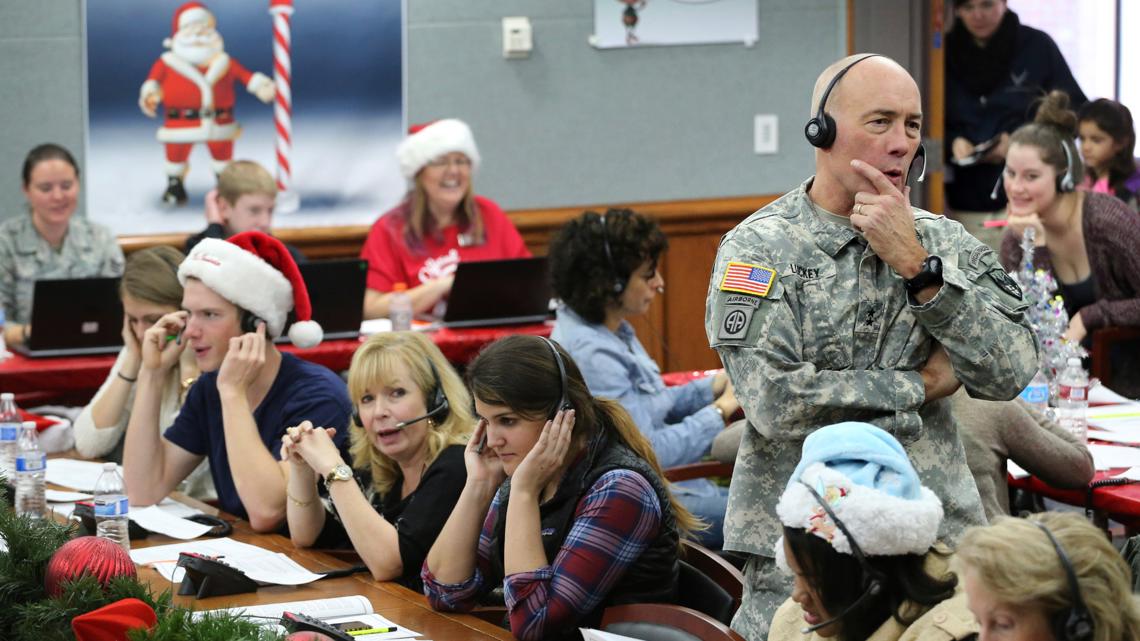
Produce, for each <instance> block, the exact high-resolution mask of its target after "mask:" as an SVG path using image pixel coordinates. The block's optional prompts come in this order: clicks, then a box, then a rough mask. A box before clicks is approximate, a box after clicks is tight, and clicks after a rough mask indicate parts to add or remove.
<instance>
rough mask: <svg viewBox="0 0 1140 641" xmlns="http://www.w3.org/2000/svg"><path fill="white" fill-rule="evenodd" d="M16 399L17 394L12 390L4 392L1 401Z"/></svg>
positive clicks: (0, 397)
mask: <svg viewBox="0 0 1140 641" xmlns="http://www.w3.org/2000/svg"><path fill="white" fill-rule="evenodd" d="M14 400H16V395H15V394H13V393H12V392H4V393H3V394H0V401H14Z"/></svg>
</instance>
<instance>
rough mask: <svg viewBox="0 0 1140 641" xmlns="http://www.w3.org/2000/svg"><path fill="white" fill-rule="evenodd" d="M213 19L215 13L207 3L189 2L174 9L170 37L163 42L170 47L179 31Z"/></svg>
mask: <svg viewBox="0 0 1140 641" xmlns="http://www.w3.org/2000/svg"><path fill="white" fill-rule="evenodd" d="M213 20H214V14H212V13H210V10H209V9H207V8H206V5H204V4H202V3H201V2H187V3H185V4H183V5H182V6H181V7H178V8H177V9H176V10H175V11H174V17H173V19H171V24H170V38H167V39H166V40H163V41H162V43H163V45H165V46H166V47H167V48H168V49H169V48H170V45H171V44H172V42H171V41H172V39H173V38H174V36H176V35H178V32H179V31H181V30H183V29H185V28H186V27H189V26H190V25H193V24H197V23H199V22H212V21H213Z"/></svg>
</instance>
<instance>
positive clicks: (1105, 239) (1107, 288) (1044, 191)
mask: <svg viewBox="0 0 1140 641" xmlns="http://www.w3.org/2000/svg"><path fill="white" fill-rule="evenodd" d="M1068 104H1069V101H1068V97H1067V96H1066V95H1065V94H1064V93H1062V92H1059V91H1054V92H1052V93H1050V94H1049V95H1048V96H1046V97H1045V99H1044V101H1043V102H1042V103H1041V106H1040V108H1039V109H1038V111H1037V116H1036V117H1035V118H1034V121H1033V122H1032V123H1030V124H1028V125H1025V126H1023V127H1021V128H1020V129H1018V130H1017V131H1015V132H1014V133H1013V136H1012V137H1011V138H1010V146H1009V153H1008V154H1007V155H1006V163H1005V171H1004V172H1003V173H1002V178H1001V184H1002V186H1004V188H1005V193H1006V196H1008V198H1009V227H1008V229H1006V232H1005V235H1004V237H1003V238H1002V245H1001V262H1002V266H1003V267H1005V268H1006V270H1008V271H1016V270H1017V269H1019V268H1020V265H1021V259H1022V250H1021V238H1022V234H1023V233H1024V231H1025V229H1026V228H1029V227H1032V228H1034V230H1035V232H1036V235H1035V237H1034V242H1035V243H1036V249H1035V250H1034V254H1033V264H1034V266H1035V267H1037V268H1038V269H1045V270H1048V271H1051V272H1052V273H1053V277H1054V278H1055V279H1056V281H1057V284H1058V285H1059V288H1060V291H1059V293H1060V294H1061V296H1062V297H1063V298H1064V300H1065V308H1066V309H1067V311H1068V312H1069V317H1070V322H1069V328H1068V331H1067V332H1066V333H1065V336H1066V338H1068V339H1069V340H1071V341H1074V342H1080V341H1083V340H1084V339H1085V337H1086V336H1087V335H1088V334H1089V332H1091V331H1093V330H1097V329H1100V328H1102V327H1106V326H1110V325H1116V326H1125V327H1136V326H1140V251H1138V249H1140V218H1137V214H1136V212H1135V211H1133V210H1132V209H1130V208H1129V207H1128V206H1127V205H1125V204H1124V203H1123V202H1121V201H1120V200H1118V199H1117V198H1114V197H1112V196H1108V195H1106V194H1098V193H1092V192H1084V191H1077V190H1076V185H1077V183H1078V182H1079V181H1080V176H1081V175H1082V173H1083V170H1082V167H1081V160H1080V158H1079V157H1078V155H1077V153H1076V151H1075V149H1074V147H1075V145H1074V144H1073V139H1074V137H1075V136H1076V133H1077V132H1076V126H1077V115H1076V114H1075V113H1073V112H1072V111H1070V110H1069V109H1068ZM995 191H996V190H995ZM1118 351H1121V350H1118ZM1123 351H1127V352H1129V353H1128V354H1124V353H1121V354H1119V356H1118V357H1117V358H1118V359H1119V362H1118V360H1117V358H1114V360H1113V364H1112V365H1113V366H1112V370H1113V373H1114V380H1113V387H1114V388H1116V391H1118V392H1120V393H1121V394H1124V395H1125V396H1132V397H1135V396H1138V395H1140V350H1134V349H1133V350H1123ZM1117 373H1119V376H1117V375H1116V374H1117Z"/></svg>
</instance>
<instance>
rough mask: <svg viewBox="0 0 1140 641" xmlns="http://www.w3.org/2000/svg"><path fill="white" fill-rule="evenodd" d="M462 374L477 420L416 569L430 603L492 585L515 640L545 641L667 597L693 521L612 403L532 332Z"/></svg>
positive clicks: (463, 597) (460, 599)
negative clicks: (612, 609)
mask: <svg viewBox="0 0 1140 641" xmlns="http://www.w3.org/2000/svg"><path fill="white" fill-rule="evenodd" d="M467 377H468V382H469V384H470V387H471V391H472V395H473V396H474V399H475V412H476V415H477V416H478V418H479V424H478V426H477V427H476V429H475V432H474V433H473V434H472V436H471V439H470V441H469V442H468V443H467V449H466V451H465V452H464V457H465V459H466V463H467V484H466V485H465V486H464V488H463V493H462V494H461V495H460V497H459V502H458V503H456V505H455V508H454V510H453V511H452V513H451V517H450V518H449V519H448V521H447V525H445V526H444V528H443V532H441V533H440V535H439V538H438V539H436V542H435V545H434V546H432V549H431V552H429V553H428V557H427V561H426V563H425V564H424V568H423V580H424V591H425V592H426V593H427V595H428V600H429V601H430V603H431V605H432V607H433V608H435V609H437V610H449V611H464V610H469V609H470V608H471V607H472V606H474V605H475V604H476V602H477V600H478V599H479V597H480V596H481V595H483V594H484V593H486V592H489V591H490V590H492V589H494V588H497V587H500V586H501V587H502V588H503V594H504V597H505V600H506V605H507V610H508V615H509V621H510V629H511V632H512V633H513V634H514V635H515V636H516V637H517V638H519V639H554V638H563V637H567V638H578V628H579V626H587V627H588V626H596V625H597V624H598V623H599V622H600V620H601V615H602V611H603V610H604V609H605V608H606V607H608V606H610V605H615V604H621V603H637V602H670V601H673V600H674V599H675V598H676V596H677V594H676V592H677V577H678V572H679V567H678V549H679V548H678V546H679V537H680V536H683V535H684V534H686V533H688V532H689V531H691V530H693V529H694V528H695V527H696V526H697V524H698V522H697V521H696V520H695V519H694V518H693V517H692V516H691V515H690V514H689V513H688V511H686V510H685V508H684V507H682V506H681V505H680V504H679V503H677V502H676V501H675V500H674V499H673V498H672V496H671V495H670V493H669V490H668V488H667V486H666V484H665V482H664V481H663V480H662V476H661V470H660V467H659V466H658V464H657V459H656V457H655V456H654V454H653V449H652V447H651V446H650V445H649V443H648V441H646V439H645V437H643V436H642V435H641V433H640V432H639V431H638V429H637V426H636V425H634V424H633V421H632V420H631V419H630V417H629V414H628V413H626V411H625V410H623V409H622V408H621V405H619V404H618V403H617V402H616V401H611V400H604V399H599V398H595V397H594V396H592V395H591V394H590V391H589V390H588V389H587V387H586V383H585V381H583V380H582V374H581V372H580V371H579V369H578V366H577V365H576V364H575V363H574V361H573V360H572V359H571V358H570V357H569V355H567V354H566V352H565V351H563V350H562V348H560V347H558V346H557V345H556V344H555V343H553V342H551V341H549V340H547V339H545V338H540V337H536V336H510V337H507V338H504V339H502V340H499V341H497V342H495V343H493V344H492V345H490V346H489V347H487V348H486V349H485V350H483V352H482V353H481V354H480V355H479V356H478V357H477V358H476V359H475V360H474V361H473V362H472V363H471V365H470V367H469V368H468V370H467Z"/></svg>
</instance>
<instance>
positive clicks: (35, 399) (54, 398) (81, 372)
mask: <svg viewBox="0 0 1140 641" xmlns="http://www.w3.org/2000/svg"><path fill="white" fill-rule="evenodd" d="M553 327H554V326H553V324H551V323H534V324H529V325H509V326H502V327H479V328H469V329H447V328H444V329H438V330H434V331H430V332H426V333H427V335H428V336H430V337H431V339H432V341H433V342H435V344H436V345H438V346H439V349H440V351H441V352H443V355H444V356H445V357H447V360H449V361H451V362H452V363H454V364H456V365H466V364H467V363H468V362H470V361H471V359H473V358H475V355H476V354H478V353H479V350H480V349H482V348H483V346H484V345H486V344H488V343H491V342H493V341H495V340H497V339H499V338H502V337H504V336H508V335H511V334H531V335H538V336H550V332H551V330H552V329H553ZM362 340H363V339H341V340H329V341H325V342H323V343H321V344H320V345H318V346H316V347H312V348H309V349H299V348H297V347H293V346H292V345H279V346H278V347H279V348H280V349H281V351H283V352H290V353H293V354H296V355H297V356H299V357H301V358H303V359H305V360H307V361H312V362H314V363H319V364H321V365H324V366H325V367H328V368H329V369H331V370H333V371H341V370H345V369H348V365H349V363H350V362H351V361H352V354H353V353H354V352H355V351H356V348H357V347H358V346H360V343H361V342H362ZM114 363H115V355H114V354H109V355H104V356H71V357H61V358H28V357H26V356H23V355H20V354H15V355H13V356H12V357H11V358H9V359H7V360H5V361H4V362H2V363H0V391H3V392H13V393H15V394H16V401H17V403H21V404H23V405H27V404H29V403H36V404H39V403H50V402H70V403H72V404H80V403H84V402H86V399H88V398H90V397H91V396H92V395H94V394H95V391H96V390H98V389H99V386H100V385H102V384H103V381H104V380H105V379H106V378H107V374H108V373H109V372H110V371H111V366H112V365H114ZM77 399H80V400H77Z"/></svg>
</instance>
